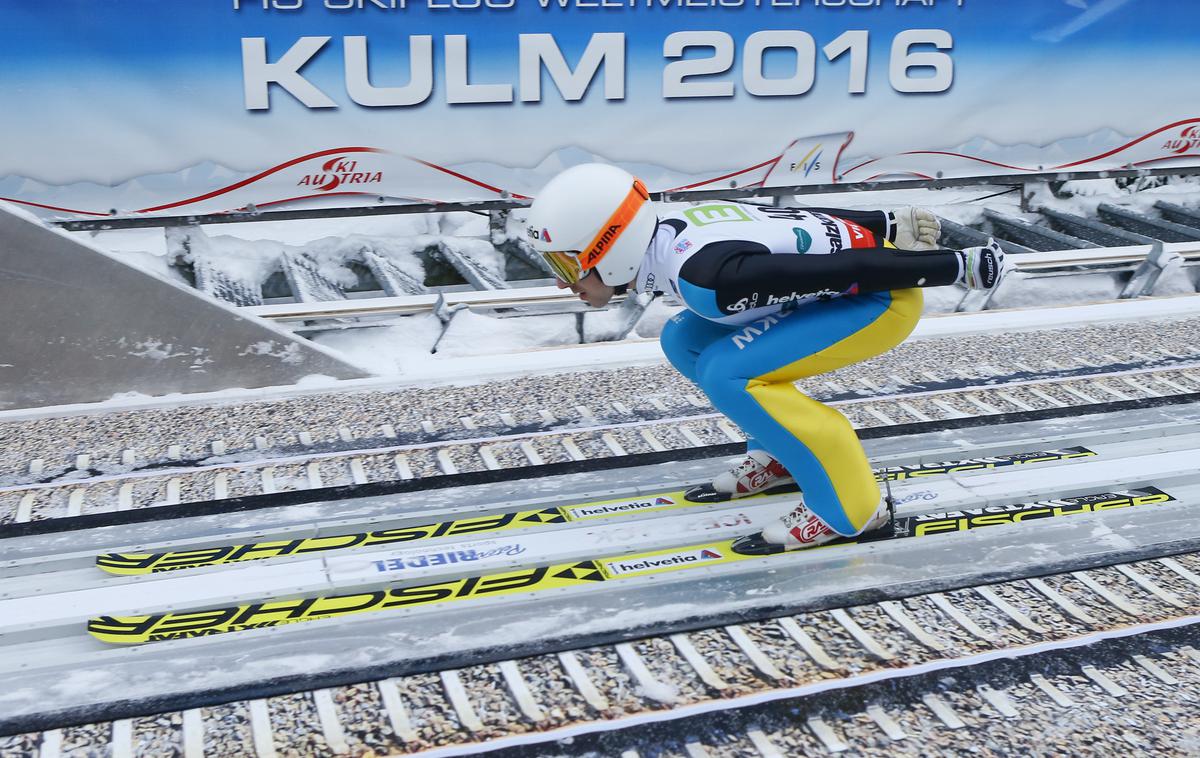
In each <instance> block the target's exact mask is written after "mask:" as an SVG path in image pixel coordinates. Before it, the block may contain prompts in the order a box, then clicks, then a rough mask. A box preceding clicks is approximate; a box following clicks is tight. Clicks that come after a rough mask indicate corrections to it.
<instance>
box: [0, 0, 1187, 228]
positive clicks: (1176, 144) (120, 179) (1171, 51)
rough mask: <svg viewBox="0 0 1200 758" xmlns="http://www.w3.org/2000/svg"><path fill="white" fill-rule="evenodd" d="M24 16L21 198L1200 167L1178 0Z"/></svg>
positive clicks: (16, 138)
mask: <svg viewBox="0 0 1200 758" xmlns="http://www.w3.org/2000/svg"><path fill="white" fill-rule="evenodd" d="M5 22H6V23H5V26H4V29H3V30H0V41H3V43H4V44H3V45H0V65H3V66H4V69H5V71H7V72H9V74H10V75H9V76H7V77H6V78H5V80H4V82H0V96H2V97H3V98H4V102H5V104H6V107H5V108H4V109H3V111H0V136H2V137H3V139H4V143H5V145H6V146H7V147H8V148H9V149H8V150H6V151H5V152H4V153H3V155H2V156H0V199H2V200H5V201H8V202H13V203H16V204H19V205H21V206H23V207H25V208H27V209H30V210H32V211H34V212H36V213H38V214H39V215H43V216H52V217H72V216H81V217H98V216H109V215H112V214H113V212H115V213H116V214H117V215H130V214H163V215H172V214H189V213H219V212H226V211H234V210H239V209H246V208H251V207H253V208H256V209H257V208H272V209H280V208H285V207H328V206H330V205H364V204H366V205H373V204H377V203H380V202H388V203H397V202H399V203H411V202H448V201H463V200H497V199H507V198H512V199H517V200H520V199H522V198H526V197H530V196H534V195H536V194H537V192H538V190H539V189H540V188H541V187H542V185H543V184H545V182H546V181H548V179H549V178H550V177H551V176H554V175H555V174H557V173H558V172H560V171H562V170H563V169H565V168H568V167H571V166H575V165H579V164H582V163H588V162H603V163H612V164H615V165H618V166H620V167H622V168H624V169H626V170H628V171H630V172H631V173H633V174H635V175H637V176H639V177H640V178H642V179H643V181H645V183H646V185H647V187H648V188H649V189H650V191H652V192H666V191H672V192H683V191H689V190H694V191H699V190H718V189H746V188H756V187H788V186H798V185H831V184H844V183H860V182H872V181H881V180H905V179H930V178H963V177H973V176H996V175H1001V176H1008V175H1022V174H1028V173H1040V172H1062V171H1103V170H1114V169H1126V168H1172V167H1185V166H1192V167H1194V166H1197V165H1200V106H1197V104H1196V102H1195V99H1194V98H1188V97H1185V96H1182V95H1183V93H1186V92H1189V91H1191V89H1192V88H1193V85H1192V81H1191V80H1192V78H1193V72H1194V71H1195V69H1196V65H1197V63H1198V62H1200V61H1198V52H1197V48H1196V45H1195V42H1194V35H1193V32H1194V30H1195V29H1196V28H1197V26H1200V5H1197V4H1196V3H1193V2H1185V1H1184V0H1155V1H1154V2H1151V0H1116V1H1114V2H1105V3H1092V4H1090V5H1089V4H1087V3H1079V2H1047V1H1046V0H1010V1H1009V2H1005V3H997V2H987V1H986V0H921V1H920V2H918V1H916V0H913V2H907V1H904V2H901V1H899V0H888V1H887V2H884V1H883V0H876V1H874V2H869V1H864V2H855V3H852V4H849V5H847V3H845V2H841V1H840V0H839V1H837V2H835V1H834V0H811V1H810V0H787V1H786V2H783V1H780V2H774V1H773V2H771V3H769V4H768V3H761V2H757V0H729V1H728V2H712V3H704V4H700V3H693V2H683V0H669V1H666V2H660V1H659V0H654V2H650V1H649V0H646V1H643V0H637V1H636V2H630V3H622V4H616V3H604V4H595V3H591V2H588V3H584V2H579V1H577V0H530V1H529V2H524V0H487V1H486V2H463V1H462V0H423V1H421V2H400V1H397V2H390V0H389V2H385V3H380V2H372V3H354V2H348V1H347V2H342V0H324V2H321V1H320V0H287V2H283V0H255V1H254V2H248V1H242V0H230V2H227V3H221V4H217V5H211V4H183V5H166V4H163V3H156V2H152V1H151V0H116V1H115V2H110V3H105V4H104V5H103V6H97V5H94V4H86V3H85V4H71V5H66V6H64V5H62V4H54V5H38V4H24V5H20V6H19V7H14V8H11V9H8V11H7V13H6V18H5ZM598 25H600V26H603V27H604V28H603V30H602V31H596V30H595V29H596V27H597V26H598ZM81 37H86V38H87V39H89V40H91V41H92V42H93V44H90V45H88V46H87V48H86V49H82V48H80V47H79V46H78V45H74V44H72V41H73V40H75V39H78V38H81ZM1118 104H1119V107H1117V105H1118ZM79 124H90V125H92V126H91V127H90V128H89V129H88V131H87V135H86V136H87V138H86V139H81V135H80V132H79V129H78V125H79ZM616 124H620V125H621V128H619V129H618V128H614V125H616Z"/></svg>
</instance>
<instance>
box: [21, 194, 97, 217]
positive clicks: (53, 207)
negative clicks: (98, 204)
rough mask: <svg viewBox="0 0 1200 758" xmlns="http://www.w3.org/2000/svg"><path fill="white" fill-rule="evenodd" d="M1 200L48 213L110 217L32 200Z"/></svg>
mask: <svg viewBox="0 0 1200 758" xmlns="http://www.w3.org/2000/svg"><path fill="white" fill-rule="evenodd" d="M0 200H3V201H5V202H8V203H16V204H17V205H29V206H32V207H34V208H45V209H46V210H48V211H62V212H63V213H75V214H78V215H80V216H108V215H109V214H107V213H94V212H92V211H77V210H75V209H74V208H59V207H58V206H57V205H44V204H42V203H35V202H32V201H30V200H18V199H16V198H15V197H0Z"/></svg>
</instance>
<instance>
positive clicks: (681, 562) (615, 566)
mask: <svg viewBox="0 0 1200 758" xmlns="http://www.w3.org/2000/svg"><path fill="white" fill-rule="evenodd" d="M724 557H725V556H723V555H721V553H719V552H717V551H716V550H713V549H712V548H701V549H699V550H682V551H680V552H677V553H666V554H663V555H653V556H648V557H646V558H637V559H630V560H624V561H605V564H604V565H605V568H607V569H608V573H609V575H610V576H621V575H623V574H636V573H639V572H642V571H656V570H664V569H667V570H669V569H674V568H680V567H683V566H688V565H691V564H695V563H707V562H708V561H719V560H722V559H723V558H724Z"/></svg>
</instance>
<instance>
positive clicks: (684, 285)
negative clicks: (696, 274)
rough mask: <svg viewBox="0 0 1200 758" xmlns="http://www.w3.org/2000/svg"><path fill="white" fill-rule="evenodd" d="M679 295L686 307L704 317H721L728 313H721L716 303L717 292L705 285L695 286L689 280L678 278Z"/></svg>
mask: <svg viewBox="0 0 1200 758" xmlns="http://www.w3.org/2000/svg"><path fill="white" fill-rule="evenodd" d="M679 295H680V297H682V298H683V302H685V303H687V307H688V308H691V309H692V310H693V311H695V312H696V313H699V314H700V315H701V316H704V317H705V318H721V317H723V316H727V315H729V314H727V313H723V312H722V311H721V308H720V307H719V306H718V305H717V293H716V292H715V291H713V290H710V289H708V288H707V287H697V286H696V285H694V284H692V283H691V282H689V281H687V280H685V279H683V278H680V279H679Z"/></svg>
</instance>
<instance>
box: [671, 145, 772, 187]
mask: <svg viewBox="0 0 1200 758" xmlns="http://www.w3.org/2000/svg"><path fill="white" fill-rule="evenodd" d="M782 157H783V153H780V154H779V155H776V156H775V157H774V158H768V159H767V160H765V161H763V162H762V163H757V164H755V165H753V166H751V167H750V168H744V169H742V170H741V171H734V172H733V173H731V174H725V175H723V176H714V177H713V178H712V179H705V180H704V181H702V182H696V183H695V184H685V185H684V186H682V187H673V188H671V189H669V190H663V192H679V191H681V190H686V189H692V188H693V187H700V186H703V185H705V184H712V183H713V182H719V181H721V180H722V179H728V178H730V177H733V176H741V175H742V174H746V173H749V172H751V171H754V170H755V169H759V168H762V167H763V166H765V165H767V164H768V163H779V159H780V158H782ZM768 173H770V172H768ZM759 183H760V184H761V182H759Z"/></svg>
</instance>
